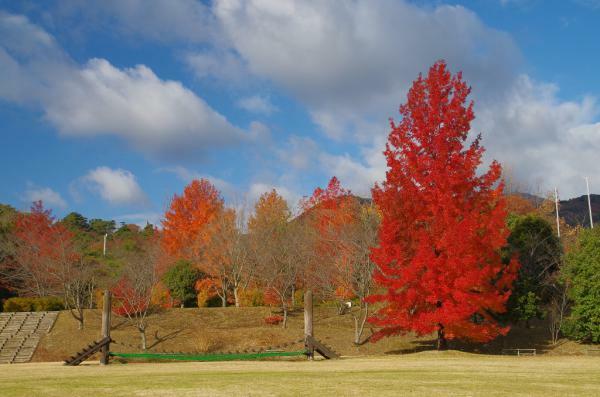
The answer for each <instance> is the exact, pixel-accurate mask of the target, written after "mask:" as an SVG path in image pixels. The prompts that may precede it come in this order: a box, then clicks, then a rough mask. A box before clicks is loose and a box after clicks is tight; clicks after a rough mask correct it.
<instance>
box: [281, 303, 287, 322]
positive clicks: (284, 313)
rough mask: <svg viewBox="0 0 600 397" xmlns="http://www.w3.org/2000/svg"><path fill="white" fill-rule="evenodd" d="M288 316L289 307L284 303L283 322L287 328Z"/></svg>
mask: <svg viewBox="0 0 600 397" xmlns="http://www.w3.org/2000/svg"><path fill="white" fill-rule="evenodd" d="M287 317H288V309H287V306H286V305H284V306H283V323H282V327H283V328H287Z"/></svg>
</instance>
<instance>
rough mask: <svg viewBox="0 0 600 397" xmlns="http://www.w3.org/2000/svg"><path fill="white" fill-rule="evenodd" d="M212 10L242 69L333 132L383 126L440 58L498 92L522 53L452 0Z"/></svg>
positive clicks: (235, 5) (230, 5)
mask: <svg viewBox="0 0 600 397" xmlns="http://www.w3.org/2000/svg"><path fill="white" fill-rule="evenodd" d="M214 8H215V14H216V15H217V17H218V18H219V20H220V21H221V23H222V25H223V29H224V31H225V33H226V34H227V35H228V37H229V38H230V40H231V45H232V46H233V48H235V50H236V51H237V52H238V53H239V54H240V55H241V56H242V58H243V59H244V60H245V61H246V62H247V64H248V68H249V69H250V70H251V71H252V72H254V73H255V74H257V75H259V76H262V77H265V78H268V79H270V80H272V81H274V82H275V83H277V84H278V85H280V86H282V87H283V88H285V89H286V90H287V91H288V92H290V93H291V94H292V95H293V96H295V97H296V98H299V99H300V100H302V101H303V102H304V103H305V104H307V106H308V107H309V110H310V111H311V114H312V116H313V119H314V120H315V121H316V122H317V123H319V124H320V125H321V126H322V127H323V129H324V130H325V131H326V132H328V133H329V134H330V136H332V137H337V138H340V137H341V134H340V131H339V130H343V131H345V132H346V135H347V131H350V132H351V135H372V134H374V133H383V128H381V127H380V128H379V131H373V130H364V129H363V126H365V125H368V124H367V123H372V122H377V123H378V125H382V126H385V120H386V119H387V117H388V116H389V115H390V113H391V112H393V111H394V109H397V106H398V104H399V102H400V101H401V100H402V97H403V95H404V94H405V93H406V90H407V88H408V86H409V85H410V83H411V82H412V81H413V80H414V78H415V77H416V76H417V75H418V73H419V72H422V71H426V69H427V67H429V66H430V65H431V64H432V63H433V62H435V61H436V60H437V59H439V58H444V59H446V60H447V61H448V62H449V63H450V64H451V65H453V67H455V68H460V69H462V70H464V72H465V76H466V77H467V78H468V79H469V80H470V81H472V82H473V83H474V84H475V86H476V87H477V90H478V92H480V93H481V96H482V97H483V96H485V93H486V92H488V91H490V90H492V91H499V90H502V88H503V87H504V84H505V83H506V81H510V80H511V79H512V77H513V74H514V70H515V65H517V64H518V63H519V61H520V53H519V51H518V49H517V47H516V45H515V44H514V42H513V41H512V40H511V38H510V37H509V36H508V35H506V34H505V33H502V32H499V31H496V30H494V29H491V28H489V27H487V26H485V25H484V24H483V23H482V22H481V20H480V19H479V18H478V17H477V16H476V15H475V14H474V13H473V12H471V11H469V10H467V9H465V8H463V7H460V6H439V7H435V8H426V7H418V6H416V5H413V4H410V3H408V2H403V1H397V2H388V1H377V0H374V1H368V2H367V1H355V2H344V1H339V2H335V1H328V2H323V1H302V2H292V1H276V2H267V1H258V0H257V1H237V0H223V1H218V2H217V3H216V5H215V7H214ZM491 76H493V77H491ZM379 120H383V122H382V123H379V122H378V121H379Z"/></svg>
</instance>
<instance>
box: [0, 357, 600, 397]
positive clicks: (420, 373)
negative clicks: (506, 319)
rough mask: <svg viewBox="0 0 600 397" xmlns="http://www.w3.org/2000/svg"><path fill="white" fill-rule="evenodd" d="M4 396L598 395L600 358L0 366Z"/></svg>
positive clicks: (473, 358)
mask: <svg viewBox="0 0 600 397" xmlns="http://www.w3.org/2000/svg"><path fill="white" fill-rule="evenodd" d="M0 387H1V389H0V395H2V396H3V397H13V396H15V397H16V396H22V397H32V396H57V397H64V396H111V397H119V396H165V397H168V396H177V397H184V396H280V395H283V396H303V395H305V396H309V395H310V396H312V395H315V396H316V395H323V396H328V395H333V396H338V397H341V396H361V397H363V396H440V395H443V396H446V395H452V396H544V397H550V396H600V360H599V359H598V358H597V357H585V356H562V357H561V356H551V355H546V356H537V357H509V356H487V355H475V354H469V353H459V352H453V351H449V352H441V353H438V352H422V353H415V354H406V355H401V356H399V355H395V356H383V357H382V356H378V357H369V358H366V357H361V358H346V359H341V360H332V361H324V360H322V361H321V360H319V361H315V362H308V361H286V362H281V361H279V362H275V361H262V362H222V363H148V364H112V365H109V366H108V367H101V366H99V365H98V364H96V363H90V364H87V365H82V366H79V367H65V366H62V365H60V364H58V363H30V364H18V365H0Z"/></svg>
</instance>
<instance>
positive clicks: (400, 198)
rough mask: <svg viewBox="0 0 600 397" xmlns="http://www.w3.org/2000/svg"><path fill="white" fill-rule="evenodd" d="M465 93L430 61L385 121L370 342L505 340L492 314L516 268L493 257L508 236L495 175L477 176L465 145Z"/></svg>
mask: <svg viewBox="0 0 600 397" xmlns="http://www.w3.org/2000/svg"><path fill="white" fill-rule="evenodd" d="M470 90H471V89H470V87H469V86H468V85H467V84H466V83H465V82H464V81H463V79H462V74H461V73H458V74H456V75H454V76H453V75H452V74H451V73H450V72H449V71H448V68H447V66H446V64H445V63H444V62H443V61H438V62H437V63H435V64H434V65H433V66H432V67H431V68H430V70H429V73H428V75H427V76H426V77H423V76H421V75H420V76H419V77H418V78H417V80H415V81H414V83H413V85H412V88H411V89H410V91H409V92H408V97H407V98H408V100H407V102H406V103H405V104H403V105H402V106H400V114H401V116H402V119H401V121H400V122H399V123H398V124H396V123H395V122H394V121H390V124H391V132H390V134H389V137H388V143H387V145H386V150H385V152H384V154H385V156H386V158H387V166H388V170H387V173H386V179H385V181H384V182H383V184H382V185H380V186H379V185H376V186H375V188H374V189H373V199H374V200H375V203H376V204H377V206H378V207H379V209H380V210H381V214H382V224H381V228H380V231H379V239H380V245H379V246H378V247H376V248H374V249H373V250H372V254H371V255H372V259H373V260H374V262H375V263H376V264H377V270H376V272H375V276H374V277H375V280H376V282H377V283H378V285H379V286H380V287H383V288H382V291H384V292H382V293H381V294H379V295H375V296H372V297H371V300H372V301H374V302H380V303H383V306H382V307H381V308H380V310H378V312H377V313H376V315H375V316H374V317H373V318H371V321H372V322H373V323H374V324H375V325H377V326H380V327H382V328H381V329H380V330H379V331H378V332H377V333H376V334H375V335H374V338H373V340H378V339H380V338H382V337H384V336H389V335H395V334H401V333H405V332H410V331H412V332H415V333H416V334H418V335H426V334H430V333H432V332H437V346H438V349H444V348H446V347H447V339H455V338H459V339H466V340H473V341H481V342H484V341H489V340H492V339H494V338H495V337H497V336H498V335H501V334H505V333H506V332H507V331H508V328H507V327H502V326H500V325H499V324H498V322H497V321H496V319H495V316H494V314H495V313H500V312H503V311H505V303H506V300H507V299H508V297H509V295H510V287H511V284H512V281H513V280H514V278H515V276H516V270H517V267H518V263H517V262H516V261H515V260H512V261H511V262H510V263H509V264H503V263H502V260H501V257H500V249H501V247H503V246H504V245H505V244H506V238H507V235H508V229H507V227H506V223H505V219H506V204H505V199H504V197H503V195H502V190H503V183H502V182H501V181H500V177H501V166H500V164H498V163H497V162H496V161H494V162H492V163H491V165H490V166H489V168H488V169H487V170H486V171H485V172H484V173H481V174H480V173H478V167H479V166H480V164H481V157H482V154H483V152H484V148H483V146H482V145H481V144H480V140H481V137H480V136H477V137H476V138H475V139H474V140H472V142H471V143H470V144H469V143H468V140H469V130H470V128H471V127H470V123H471V121H472V120H473V119H474V113H473V103H472V102H469V103H468V104H467V97H468V95H469V93H470Z"/></svg>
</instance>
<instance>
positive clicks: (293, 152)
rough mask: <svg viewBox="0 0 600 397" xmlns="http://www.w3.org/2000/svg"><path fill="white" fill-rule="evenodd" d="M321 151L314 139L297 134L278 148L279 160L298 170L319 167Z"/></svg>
mask: <svg viewBox="0 0 600 397" xmlns="http://www.w3.org/2000/svg"><path fill="white" fill-rule="evenodd" d="M319 152H320V149H319V145H318V144H317V143H316V142H315V141H314V140H312V139H310V138H308V137H302V136H297V135H292V136H290V137H289V138H288V141H287V144H286V145H285V146H283V147H281V148H279V149H278V150H277V153H278V156H279V160H280V161H281V162H284V163H288V164H289V165H290V166H292V168H294V169H296V170H308V169H311V168H314V167H317V166H318V165H319V164H318V156H319Z"/></svg>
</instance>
